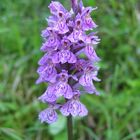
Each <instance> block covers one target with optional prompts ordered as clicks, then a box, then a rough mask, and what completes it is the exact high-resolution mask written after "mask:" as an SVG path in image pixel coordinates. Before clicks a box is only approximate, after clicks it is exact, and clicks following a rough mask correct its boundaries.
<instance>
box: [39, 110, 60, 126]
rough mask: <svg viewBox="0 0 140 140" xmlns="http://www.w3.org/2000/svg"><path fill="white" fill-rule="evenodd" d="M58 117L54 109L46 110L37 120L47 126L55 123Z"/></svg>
mask: <svg viewBox="0 0 140 140" xmlns="http://www.w3.org/2000/svg"><path fill="white" fill-rule="evenodd" d="M57 118H58V116H57V113H56V112H55V110H54V109H52V108H47V109H45V110H43V111H41V112H40V113H39V120H40V121H41V122H42V123H43V122H47V123H49V124H51V123H53V122H56V120H57Z"/></svg>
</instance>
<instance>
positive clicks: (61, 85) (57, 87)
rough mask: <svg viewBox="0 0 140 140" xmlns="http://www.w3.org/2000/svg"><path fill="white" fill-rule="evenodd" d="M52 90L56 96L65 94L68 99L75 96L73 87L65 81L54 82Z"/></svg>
mask: <svg viewBox="0 0 140 140" xmlns="http://www.w3.org/2000/svg"><path fill="white" fill-rule="evenodd" d="M52 92H53V93H54V94H55V95H56V97H61V96H64V97H65V98H66V99H70V98H72V96H73V93H72V89H71V87H70V86H69V84H67V83H65V82H58V83H56V84H54V85H53V90H52Z"/></svg>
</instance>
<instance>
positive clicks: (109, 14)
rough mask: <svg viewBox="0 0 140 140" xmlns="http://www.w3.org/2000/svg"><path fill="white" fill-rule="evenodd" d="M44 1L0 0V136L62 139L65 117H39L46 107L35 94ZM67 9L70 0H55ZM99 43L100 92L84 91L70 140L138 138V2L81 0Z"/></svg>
mask: <svg viewBox="0 0 140 140" xmlns="http://www.w3.org/2000/svg"><path fill="white" fill-rule="evenodd" d="M49 2H50V1H49V0H0V140H66V120H65V118H64V117H62V116H60V119H59V121H58V122H57V123H55V124H53V125H51V126H48V125H47V124H41V123H40V122H39V121H38V118H37V117H38V112H39V111H41V110H43V109H44V108H45V107H46V105H44V104H42V103H40V102H39V101H38V100H37V97H38V96H39V95H41V94H42V93H43V92H44V90H45V88H46V86H45V85H43V84H41V85H35V80H36V79H37V77H38V75H37V74H36V69H37V61H38V60H39V58H40V57H41V56H42V55H43V54H42V53H41V52H40V50H39V48H40V46H41V43H42V39H41V37H40V32H41V30H42V29H44V28H45V27H46V25H47V24H46V21H45V18H46V17H47V16H48V15H49V11H48V4H49ZM60 2H62V3H63V4H64V5H65V6H66V7H67V8H70V7H69V6H70V4H69V0H60ZM83 2H84V4H85V5H86V6H88V5H90V6H98V10H96V11H94V12H93V13H92V17H93V19H94V21H96V23H97V24H98V25H99V28H98V31H99V36H100V38H101V43H100V44H99V46H98V48H97V54H98V55H99V56H100V57H101V59H102V61H101V62H100V66H101V70H100V73H99V77H100V78H101V79H102V81H101V82H100V83H96V86H97V88H98V90H99V91H100V92H101V96H98V97H97V96H95V95H86V96H84V97H82V99H81V100H82V102H83V103H85V104H86V106H87V108H88V109H89V112H90V113H89V115H88V116H87V117H85V118H82V119H79V118H78V119H75V120H74V128H75V129H74V134H75V140H140V1H139V2H138V0H84V1H83Z"/></svg>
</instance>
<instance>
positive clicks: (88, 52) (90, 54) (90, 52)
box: [84, 45, 100, 62]
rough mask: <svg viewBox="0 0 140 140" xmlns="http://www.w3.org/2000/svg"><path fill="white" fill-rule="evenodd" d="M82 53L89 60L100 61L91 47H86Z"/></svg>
mask: <svg viewBox="0 0 140 140" xmlns="http://www.w3.org/2000/svg"><path fill="white" fill-rule="evenodd" d="M84 52H85V54H86V56H87V57H88V58H89V59H90V60H92V61H95V62H98V61H100V58H99V57H98V56H97V54H96V52H95V50H94V48H93V46H90V45H87V46H86V47H85V49H84Z"/></svg>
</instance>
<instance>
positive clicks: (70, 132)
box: [67, 115, 73, 140]
mask: <svg viewBox="0 0 140 140" xmlns="http://www.w3.org/2000/svg"><path fill="white" fill-rule="evenodd" d="M67 131H68V140H73V127H72V116H71V115H70V116H68V117H67Z"/></svg>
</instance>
